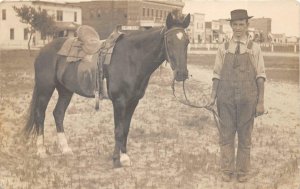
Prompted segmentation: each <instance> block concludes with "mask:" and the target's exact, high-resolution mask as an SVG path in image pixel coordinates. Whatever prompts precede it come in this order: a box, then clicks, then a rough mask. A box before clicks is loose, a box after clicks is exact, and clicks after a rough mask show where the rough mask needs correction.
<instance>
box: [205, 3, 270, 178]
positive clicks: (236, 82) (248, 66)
mask: <svg viewBox="0 0 300 189" xmlns="http://www.w3.org/2000/svg"><path fill="white" fill-rule="evenodd" d="M250 18H252V17H249V16H248V13H247V11H246V10H243V9H238V10H233V11H231V19H228V21H230V25H231V28H232V30H233V37H232V39H231V40H230V41H228V42H225V43H224V44H222V45H220V47H219V49H218V52H217V55H216V60H215V66H214V72H213V87H212V88H213V89H212V94H211V99H210V102H209V106H213V105H214V104H215V101H216V100H217V109H218V114H219V116H220V120H221V129H220V132H221V133H220V153H221V155H220V157H221V171H222V179H223V181H226V182H229V181H231V180H232V178H233V175H234V173H235V172H236V174H237V179H238V181H239V182H246V181H247V180H248V174H249V168H250V147H251V132H252V128H253V123H254V117H256V116H260V115H262V114H263V113H264V82H265V79H266V75H265V68H264V60H263V56H262V53H261V49H260V46H259V45H258V44H256V43H254V42H252V41H250V40H249V39H248V35H247V30H248V25H249V23H248V19H250ZM236 133H237V136H238V149H237V157H236V162H235V135H236Z"/></svg>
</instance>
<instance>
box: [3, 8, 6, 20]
mask: <svg viewBox="0 0 300 189" xmlns="http://www.w3.org/2000/svg"><path fill="white" fill-rule="evenodd" d="M2 20H6V9H2Z"/></svg>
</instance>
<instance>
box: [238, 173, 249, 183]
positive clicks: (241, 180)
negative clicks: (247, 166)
mask: <svg viewBox="0 0 300 189" xmlns="http://www.w3.org/2000/svg"><path fill="white" fill-rule="evenodd" d="M248 179H249V178H248V176H247V175H238V176H237V180H238V181H239V182H247V181H248Z"/></svg>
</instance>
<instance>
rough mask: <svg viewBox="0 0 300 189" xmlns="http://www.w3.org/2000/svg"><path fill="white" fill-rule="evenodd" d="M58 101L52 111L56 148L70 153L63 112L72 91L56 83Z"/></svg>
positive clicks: (64, 152)
mask: <svg viewBox="0 0 300 189" xmlns="http://www.w3.org/2000/svg"><path fill="white" fill-rule="evenodd" d="M57 91H58V95H59V97H58V101H57V104H56V106H55V109H54V111H53V116H54V119H55V124H56V130H57V142H58V148H59V150H60V151H61V152H62V154H64V155H72V154H73V152H72V150H71V148H70V147H69V146H68V142H67V139H66V136H65V133H64V126H63V121H64V117H65V112H66V110H67V108H68V106H69V104H70V101H71V99H72V96H73V93H72V92H70V91H69V90H67V89H66V88H65V87H64V86H62V85H60V84H59V85H58V86H57Z"/></svg>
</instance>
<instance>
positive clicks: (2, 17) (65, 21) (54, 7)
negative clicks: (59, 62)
mask: <svg viewBox="0 0 300 189" xmlns="http://www.w3.org/2000/svg"><path fill="white" fill-rule="evenodd" d="M23 5H26V6H31V7H34V8H36V9H37V8H39V7H40V8H41V9H45V10H46V11H47V12H48V14H49V15H53V16H54V19H55V26H56V36H74V33H75V31H76V29H77V27H78V26H79V25H81V24H82V22H81V21H82V20H81V8H80V7H77V6H75V5H69V4H66V3H58V2H48V1H35V0H32V1H30V0H29V1H25V0H23V1H11V0H10V1H2V2H0V33H1V35H0V48H2V49H24V48H27V43H28V40H29V30H28V27H29V25H27V24H24V23H21V22H20V18H19V17H17V16H16V12H15V10H14V9H13V7H14V6H16V7H22V6H23ZM50 40H51V38H46V36H44V35H42V34H41V33H40V32H35V33H34V35H33V37H32V40H31V46H32V47H41V46H44V45H45V44H46V43H47V42H49V41H50Z"/></svg>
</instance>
